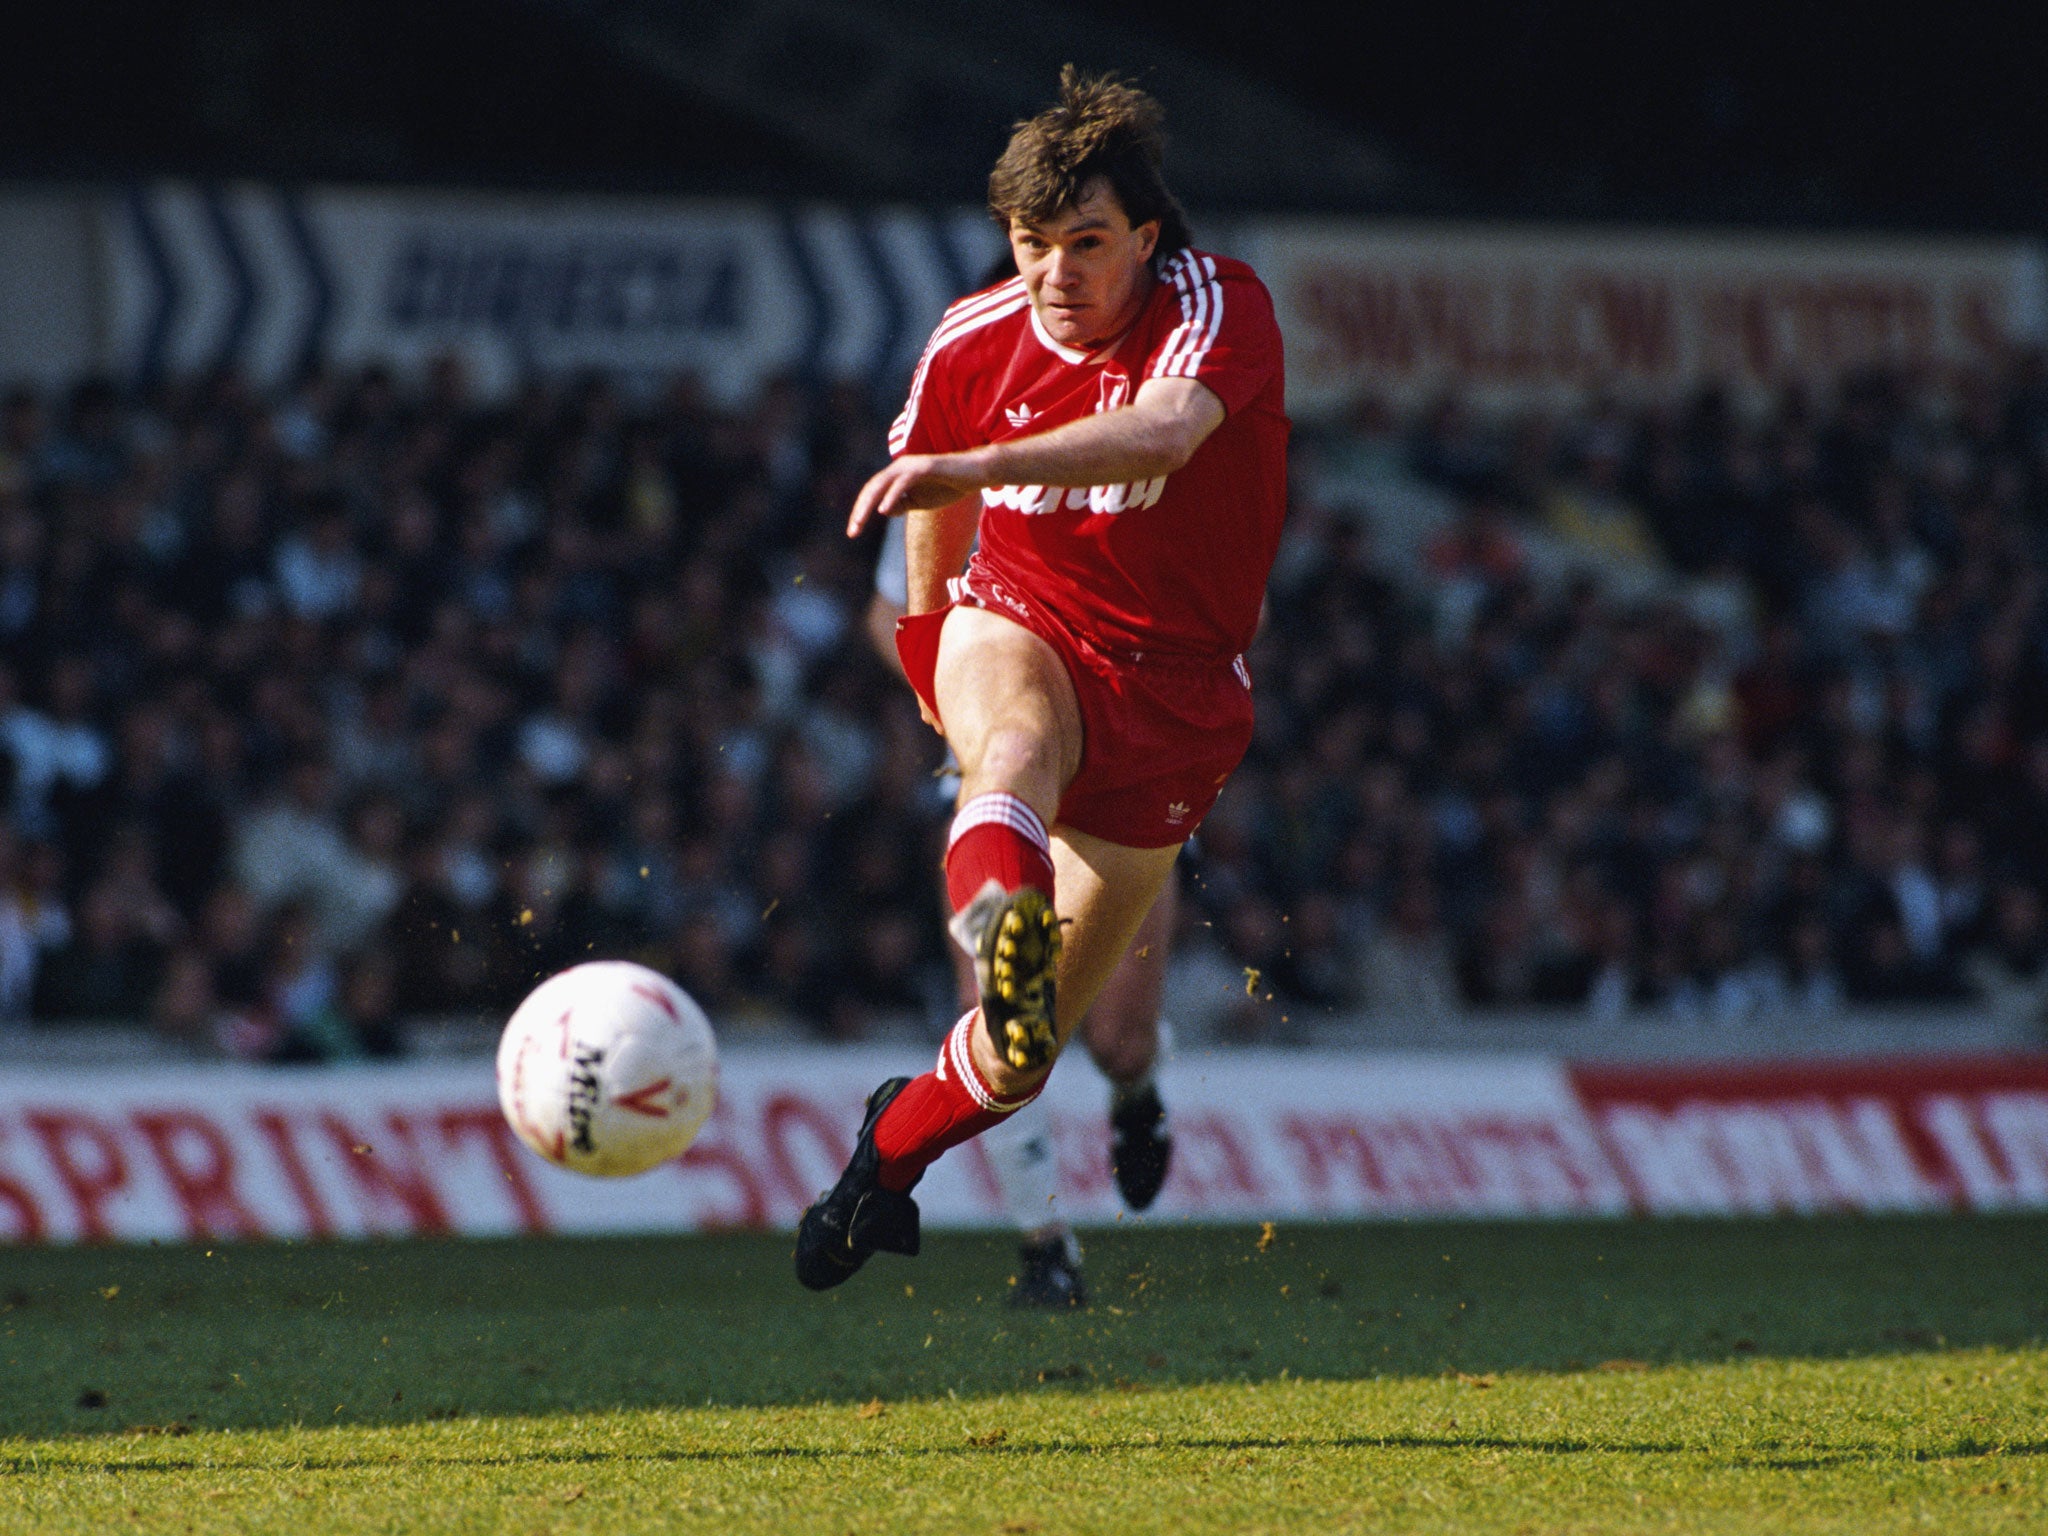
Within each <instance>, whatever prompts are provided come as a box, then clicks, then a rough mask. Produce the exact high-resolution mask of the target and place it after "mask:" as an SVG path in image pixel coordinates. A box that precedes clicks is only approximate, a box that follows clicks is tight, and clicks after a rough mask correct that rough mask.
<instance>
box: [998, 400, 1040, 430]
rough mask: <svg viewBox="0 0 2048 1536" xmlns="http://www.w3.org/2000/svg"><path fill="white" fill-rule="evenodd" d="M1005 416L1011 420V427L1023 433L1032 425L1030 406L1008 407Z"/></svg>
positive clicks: (1004, 412) (1004, 410)
mask: <svg viewBox="0 0 2048 1536" xmlns="http://www.w3.org/2000/svg"><path fill="white" fill-rule="evenodd" d="M1003 414H1004V415H1005V416H1007V417H1009V418H1010V425H1011V426H1013V427H1016V428H1017V429H1018V430H1019V431H1022V430H1023V429H1024V428H1025V427H1028V426H1030V425H1031V417H1032V414H1033V413H1032V410H1031V407H1030V406H1029V405H1006V406H1004V407H1003Z"/></svg>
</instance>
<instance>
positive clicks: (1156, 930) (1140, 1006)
mask: <svg viewBox="0 0 2048 1536" xmlns="http://www.w3.org/2000/svg"><path fill="white" fill-rule="evenodd" d="M1179 915H1180V882H1179V881H1178V880H1176V879H1174V878H1172V877H1171V876H1169V877H1168V878H1167V880H1166V882H1165V883H1164V884H1163V885H1161V886H1160V888H1159V896H1158V899H1157V900H1155V901H1154V902H1153V903H1152V909H1151V910H1150V911H1149V912H1147V913H1146V914H1145V920H1144V921H1143V922H1142V923H1140V924H1139V925H1138V931H1137V932H1136V933H1135V934H1133V935H1132V937H1131V942H1130V943H1129V944H1128V945H1127V946H1125V948H1124V953H1123V957H1122V958H1121V959H1120V960H1118V961H1117V964H1116V969H1115V970H1113V971H1111V972H1110V975H1109V980H1108V981H1107V982H1106V983H1105V984H1104V985H1103V988H1102V992H1101V994H1100V995H1099V996H1097V997H1096V999H1095V1005H1094V1006H1093V1007H1092V1008H1090V1009H1089V1010H1088V1013H1087V1016H1086V1017H1085V1018H1083V1019H1082V1020H1081V1038H1082V1040H1083V1041H1084V1042H1086V1044H1087V1046H1088V1054H1089V1055H1090V1056H1093V1057H1094V1058H1095V1064H1096V1065H1097V1066H1099V1067H1100V1068H1102V1070H1103V1072H1104V1073H1106V1074H1107V1075H1108V1076H1109V1078H1110V1080H1111V1081H1112V1082H1123V1081H1127V1080H1129V1079H1132V1078H1135V1077H1137V1076H1139V1075H1141V1074H1142V1073H1143V1072H1144V1071H1145V1070H1146V1068H1148V1067H1150V1066H1151V1065H1152V1062H1153V1059H1154V1058H1155V1057H1157V1056H1158V1054H1159V1005H1160V1000H1161V998H1162V997H1163V995H1164V993H1165V991H1166V961H1167V957H1168V955H1169V953H1170V952H1171V950H1172V947H1173V928H1174V924H1175V923H1176V922H1177V921H1178V920H1179Z"/></svg>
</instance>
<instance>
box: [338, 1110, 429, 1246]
mask: <svg viewBox="0 0 2048 1536" xmlns="http://www.w3.org/2000/svg"><path fill="white" fill-rule="evenodd" d="M320 1129H321V1131H322V1132H323V1133H324V1134H325V1135H326V1138H327V1142H328V1145H329V1147H330V1148H331V1149H332V1151H333V1153H334V1155H335V1156H337V1157H338V1158H340V1160H341V1163H342V1166H344V1167H345V1168H347V1169H348V1173H349V1182H350V1183H351V1184H352V1185H353V1186H354V1187H355V1189H356V1192H357V1194H358V1195H359V1196H360V1197H361V1209H362V1213H363V1220H364V1221H365V1222H366V1223H367V1224H368V1225H369V1226H370V1227H372V1228H373V1229H375V1228H380V1227H391V1226H396V1227H397V1228H399V1229H400V1230H403V1231H408V1232H412V1233H415V1234H426V1233H439V1232H447V1231H450V1230H452V1228H453V1223H451V1222H450V1221H449V1219H448V1208H447V1207H446V1206H445V1205H443V1204H442V1202H441V1194H440V1191H439V1190H437V1189H435V1188H434V1181H433V1178H432V1176H431V1174H430V1173H429V1172H428V1169H429V1167H430V1166H431V1165H430V1163H429V1162H428V1160H427V1159H425V1158H423V1157H421V1156H420V1152H419V1147H418V1146H417V1145H416V1144H415V1142H414V1139H413V1131H412V1124H411V1122H410V1121H408V1120H407V1119H406V1117H405V1116H404V1115H403V1114H401V1113H399V1111H397V1110H395V1109H394V1110H392V1111H390V1112H389V1113H388V1114H386V1115H385V1116H384V1129H383V1130H382V1131H381V1132H380V1133H379V1136H381V1137H382V1139H383V1141H384V1145H383V1146H381V1147H380V1146H379V1145H378V1144H377V1140H378V1138H377V1137H372V1136H365V1135H360V1134H358V1133H357V1131H356V1130H355V1129H354V1127H352V1126H351V1125H349V1123H348V1122H347V1121H345V1120H343V1119H342V1118H341V1116H340V1115H338V1114H336V1113H334V1112H333V1111H332V1110H322V1111H321V1112H320ZM394 1146H395V1147H396V1148H397V1151H398V1155H397V1156H396V1157H395V1158H394V1157H392V1156H390V1155H389V1153H390V1151H391V1149H392V1147H394Z"/></svg>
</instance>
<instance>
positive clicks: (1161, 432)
mask: <svg viewBox="0 0 2048 1536" xmlns="http://www.w3.org/2000/svg"><path fill="white" fill-rule="evenodd" d="M1223 416H1224V411H1223V402H1222V401H1221V400H1218V399H1217V398H1216V395H1215V393H1214V392H1213V391H1212V390H1211V389H1210V388H1209V386H1208V385H1206V384H1203V383H1201V382H1200V381H1199V380H1196V379H1148V380H1146V382H1145V383H1144V384H1143V385H1141V386H1140V387H1139V390H1138V393H1137V397H1136V398H1135V399H1133V400H1132V401H1131V403H1130V404H1129V405H1126V406H1122V407H1120V408H1119V409H1117V410H1114V411H1104V412H1103V413H1102V414H1101V415H1099V416H1090V417H1087V418H1086V419H1084V420H1081V421H1071V422H1068V423H1067V424H1066V425H1065V426H1061V427H1054V428H1053V429H1052V430H1051V431H1049V432H1039V433H1036V434H1034V435H1032V436H1030V437H1019V438H1013V439H1011V440H1010V441H1008V442H1003V443H991V444H989V445H988V446H987V447H985V448H972V449H969V450H967V451H966V452H964V453H935V454H922V453H907V454H905V455H904V456H903V457H902V458H900V459H896V460H893V461H892V462H891V463H890V464H889V465H888V467H887V468H885V469H883V470H881V471H880V472H879V473H878V474H876V475H875V476H874V477H873V478H872V479H870V480H869V481H868V483H867V484H866V485H864V486H862V487H861V492H860V495H859V496H858V497H856V498H855V500H854V504H853V516H852V517H851V518H849V519H848V521H847V524H846V532H847V534H848V536H849V537H851V536H853V535H855V534H858V533H859V532H860V531H861V529H863V528H865V527H866V526H867V524H868V520H869V519H870V518H873V517H894V516H897V515H899V514H901V513H905V512H918V511H923V510H927V509H930V508H934V507H942V506H946V505H948V504H949V503H952V502H956V501H958V500H959V499H960V498H961V497H963V496H970V495H973V494H974V493H976V492H978V491H981V490H983V489H985V488H987V487H991V486H1001V485H1063V486H1070V485H1116V484H1119V483H1122V482H1126V481H1134V480H1150V479H1152V478H1154V477H1155V476H1158V475H1170V474H1172V473H1173V472H1174V471H1175V470H1177V469H1179V468H1180V467H1181V466H1182V465H1184V464H1186V463H1187V461H1188V460H1189V459H1191V458H1193V457H1194V456H1195V450H1196V449H1197V448H1199V447H1201V446H1202V443H1203V440H1204V439H1206V438H1207V437H1208V436H1209V434H1210V433H1211V432H1214V431H1215V430H1216V429H1217V428H1218V427H1219V426H1221V425H1222V424H1223Z"/></svg>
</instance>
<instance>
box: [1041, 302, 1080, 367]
mask: <svg viewBox="0 0 2048 1536" xmlns="http://www.w3.org/2000/svg"><path fill="white" fill-rule="evenodd" d="M1025 308H1026V309H1028V310H1030V311H1031V334H1032V335H1034V336H1036V337H1037V338H1038V340H1039V342H1040V344H1041V345H1043V346H1044V348H1045V350H1046V351H1048V352H1050V353H1052V354H1053V356H1055V357H1057V358H1058V359H1059V360H1060V361H1061V362H1063V363H1085V362H1087V361H1088V359H1089V358H1091V357H1093V356H1094V355H1095V354H1094V353H1092V352H1077V351H1075V350H1074V349H1073V348H1072V347H1069V346H1065V345H1063V344H1061V343H1060V342H1057V341H1054V340H1053V338H1052V332H1050V331H1048V330H1047V329H1046V328H1045V322H1044V321H1042V320H1040V319H1039V318H1038V306H1037V305H1036V304H1029V303H1027V304H1026V305H1025Z"/></svg>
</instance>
